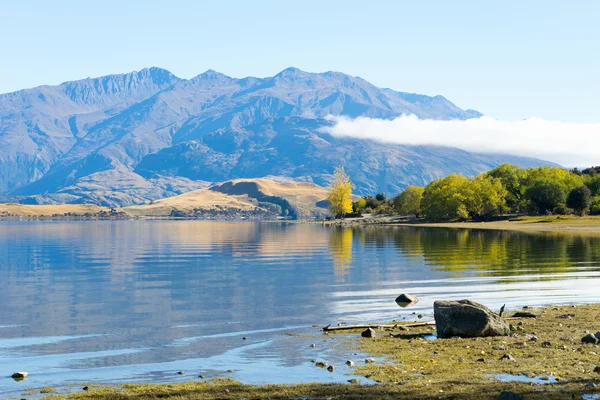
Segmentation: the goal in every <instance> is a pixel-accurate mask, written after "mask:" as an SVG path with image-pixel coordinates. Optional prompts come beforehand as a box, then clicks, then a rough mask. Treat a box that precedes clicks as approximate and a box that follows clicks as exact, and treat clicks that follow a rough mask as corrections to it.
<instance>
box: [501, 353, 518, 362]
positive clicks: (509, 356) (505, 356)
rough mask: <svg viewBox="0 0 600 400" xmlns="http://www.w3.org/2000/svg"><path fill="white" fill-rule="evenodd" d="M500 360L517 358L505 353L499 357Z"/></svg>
mask: <svg viewBox="0 0 600 400" xmlns="http://www.w3.org/2000/svg"><path fill="white" fill-rule="evenodd" d="M500 361H517V360H516V359H515V358H514V357H513V356H511V355H510V354H505V355H503V356H502V357H500Z"/></svg>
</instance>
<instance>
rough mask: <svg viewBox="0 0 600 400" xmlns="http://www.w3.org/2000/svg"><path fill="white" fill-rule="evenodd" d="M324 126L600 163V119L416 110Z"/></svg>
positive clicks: (353, 133)
mask: <svg viewBox="0 0 600 400" xmlns="http://www.w3.org/2000/svg"><path fill="white" fill-rule="evenodd" d="M331 119H332V120H333V121H334V122H335V123H334V125H333V126H332V127H328V128H326V131H327V132H328V133H330V134H332V135H335V136H346V137H353V138H361V139H373V140H378V141H382V142H389V143H398V144H405V145H434V146H446V147H455V148H459V149H463V150H466V151H470V152H476V153H503V154H511V155H518V156H526V157H535V158H539V159H542V160H546V161H552V162H556V163H558V164H561V165H563V166H565V167H589V166H592V165H600V124H573V123H563V122H557V121H546V120H543V119H540V118H529V119H525V120H520V121H499V120H496V119H493V118H490V117H481V118H476V119H469V120H466V121H460V120H451V121H438V120H422V119H418V118H417V117H415V116H414V115H410V116H402V117H399V118H396V119H393V120H384V119H373V118H363V117H360V118H356V119H350V118H346V117H332V118H331Z"/></svg>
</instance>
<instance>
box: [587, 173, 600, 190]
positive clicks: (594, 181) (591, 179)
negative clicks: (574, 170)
mask: <svg viewBox="0 0 600 400" xmlns="http://www.w3.org/2000/svg"><path fill="white" fill-rule="evenodd" d="M592 171H595V170H592ZM584 179H585V181H584V182H585V186H587V187H588V189H590V191H591V192H592V196H598V195H600V175H594V176H587V177H585V178H584Z"/></svg>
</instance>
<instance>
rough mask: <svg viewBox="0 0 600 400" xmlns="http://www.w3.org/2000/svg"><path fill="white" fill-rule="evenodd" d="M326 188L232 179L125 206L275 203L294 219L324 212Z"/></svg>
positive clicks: (139, 212) (166, 209)
mask: <svg viewBox="0 0 600 400" xmlns="http://www.w3.org/2000/svg"><path fill="white" fill-rule="evenodd" d="M326 197H327V189H325V188H323V187H321V186H318V185H315V184H312V183H305V182H292V181H289V182H287V181H286V182H277V181H273V180H269V179H236V180H233V181H227V182H224V183H221V184H218V185H215V186H212V187H210V188H207V189H200V190H195V191H193V192H189V193H185V194H182V195H179V196H174V197H168V198H165V199H162V200H157V201H154V202H153V203H152V204H145V205H139V206H131V207H125V208H123V209H121V210H122V211H124V212H126V213H128V214H131V215H136V216H168V215H170V214H171V212H172V211H173V210H180V211H191V210H193V209H198V208H199V209H204V210H211V209H212V210H214V209H238V210H245V211H250V210H256V209H262V208H265V207H266V206H268V205H269V204H270V205H276V206H278V207H281V209H282V211H284V212H285V210H288V215H290V216H292V217H298V218H308V217H311V216H317V215H319V216H320V215H324V214H326V213H327V209H326V203H325V202H324V200H325V198H326Z"/></svg>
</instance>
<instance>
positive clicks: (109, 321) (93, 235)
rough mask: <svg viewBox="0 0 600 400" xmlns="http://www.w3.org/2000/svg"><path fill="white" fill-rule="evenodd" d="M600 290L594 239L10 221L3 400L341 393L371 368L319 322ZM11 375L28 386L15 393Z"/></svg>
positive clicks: (3, 269) (0, 358)
mask: <svg viewBox="0 0 600 400" xmlns="http://www.w3.org/2000/svg"><path fill="white" fill-rule="evenodd" d="M598 287H600V237H594V236H578V235H558V234H547V235H545V234H525V233H516V232H495V231H477V230H474V231H469V230H462V229H440V228H418V227H415V228H412V227H357V228H340V227H329V226H323V225H320V224H286V223H274V222H272V223H271V222H264V223H259V222H212V221H114V222H110V221H107V222H45V223H42V222H39V223H37V222H27V223H19V222H13V223H10V222H4V223H0V304H1V305H2V307H0V370H1V372H0V395H2V396H1V397H6V396H7V395H13V394H14V395H16V396H18V394H19V393H21V392H22V391H23V390H25V389H27V388H39V387H42V386H47V385H50V386H61V387H68V386H69V385H72V384H78V385H81V384H84V383H88V382H145V381H151V382H173V381H180V380H189V379H198V378H197V376H198V375H200V374H203V375H205V376H206V377H215V376H230V377H233V378H235V379H237V380H240V381H242V382H246V383H267V382H269V383H295V382H303V381H315V382H316V381H319V382H345V381H346V380H347V379H349V378H350V376H349V374H352V370H351V369H350V368H348V367H345V366H344V362H345V360H347V359H354V360H355V361H361V360H363V359H364V355H361V354H353V353H352V352H351V351H350V350H347V349H344V348H342V347H340V346H335V345H333V346H330V345H329V343H330V341H331V340H332V339H329V338H328V337H327V336H326V335H322V334H321V333H320V331H319V330H318V329H316V328H313V327H312V326H313V325H327V324H337V323H340V322H346V323H357V322H363V321H374V320H383V321H387V320H391V319H406V320H414V319H417V315H416V314H423V316H424V319H431V318H432V315H431V314H432V303H433V301H434V300H438V299H462V298H469V299H473V300H476V301H479V302H482V303H484V304H486V305H488V306H489V307H490V308H492V309H496V310H497V309H498V308H499V307H500V306H501V305H502V304H504V303H506V304H507V307H521V306H524V305H543V304H550V303H552V304H558V303H579V302H598V301H600V290H598ZM403 292H406V293H411V294H416V295H417V296H419V298H420V299H421V300H420V301H419V303H418V304H416V305H415V306H413V307H409V308H400V307H398V305H396V303H395V302H394V299H395V298H396V296H397V295H398V294H400V293H403ZM413 313H414V314H413ZM244 337H245V338H246V340H244ZM312 343H314V344H316V347H315V348H312V347H310V344H312ZM331 343H333V342H331ZM312 359H317V360H324V361H327V362H330V363H333V364H335V365H336V371H335V372H334V373H329V372H327V371H325V370H323V369H319V368H316V367H314V365H313V364H312V363H311V360H312ZM15 371H27V372H29V379H27V380H25V381H22V382H15V381H13V380H12V379H11V378H10V375H11V374H12V373H13V372H15ZM178 371H185V372H186V374H185V375H177V372H178ZM228 371H231V372H228ZM363 381H364V379H363Z"/></svg>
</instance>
